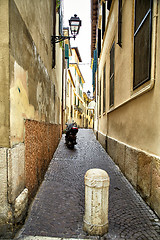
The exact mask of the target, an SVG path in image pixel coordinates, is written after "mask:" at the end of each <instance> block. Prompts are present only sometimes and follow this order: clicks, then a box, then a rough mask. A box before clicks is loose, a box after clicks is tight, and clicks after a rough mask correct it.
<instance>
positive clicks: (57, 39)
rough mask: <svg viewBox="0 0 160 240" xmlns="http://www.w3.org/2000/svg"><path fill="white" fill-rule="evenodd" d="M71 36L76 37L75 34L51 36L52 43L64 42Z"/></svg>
mask: <svg viewBox="0 0 160 240" xmlns="http://www.w3.org/2000/svg"><path fill="white" fill-rule="evenodd" d="M70 38H74V39H75V38H76V37H75V36H62V35H60V36H51V43H52V44H54V43H59V42H62V41H64V40H66V39H70Z"/></svg>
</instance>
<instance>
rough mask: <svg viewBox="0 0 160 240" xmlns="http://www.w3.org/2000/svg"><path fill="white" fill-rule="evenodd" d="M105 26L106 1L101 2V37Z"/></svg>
mask: <svg viewBox="0 0 160 240" xmlns="http://www.w3.org/2000/svg"><path fill="white" fill-rule="evenodd" d="M105 27H106V3H105V2H102V38H103V36H104V32H105Z"/></svg>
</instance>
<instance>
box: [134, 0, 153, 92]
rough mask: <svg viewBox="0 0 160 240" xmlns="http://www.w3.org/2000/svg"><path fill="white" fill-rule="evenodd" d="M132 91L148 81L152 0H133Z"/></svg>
mask: <svg viewBox="0 0 160 240" xmlns="http://www.w3.org/2000/svg"><path fill="white" fill-rule="evenodd" d="M134 24H135V26H134V76H133V89H136V88H138V87H139V86H141V85H142V84H143V83H145V82H146V81H148V80H149V79H150V68H151V32H152V0H146V1H143V0H135V23H134Z"/></svg>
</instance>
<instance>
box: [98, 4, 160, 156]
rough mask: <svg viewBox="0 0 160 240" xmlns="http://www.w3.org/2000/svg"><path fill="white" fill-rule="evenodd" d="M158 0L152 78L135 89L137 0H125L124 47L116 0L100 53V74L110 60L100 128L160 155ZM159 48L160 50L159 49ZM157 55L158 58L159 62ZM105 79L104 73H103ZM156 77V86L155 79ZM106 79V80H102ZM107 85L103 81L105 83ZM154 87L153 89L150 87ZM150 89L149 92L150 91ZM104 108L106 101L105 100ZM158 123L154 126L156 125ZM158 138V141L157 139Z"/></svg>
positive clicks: (153, 42)
mask: <svg viewBox="0 0 160 240" xmlns="http://www.w3.org/2000/svg"><path fill="white" fill-rule="evenodd" d="M156 11H157V9H156V1H154V4H153V30H152V31H153V33H152V57H151V59H152V60H151V61H152V63H151V80H150V81H148V82H147V83H146V84H143V85H142V86H141V87H140V88H138V89H137V90H135V91H133V90H132V89H133V83H132V82H133V31H134V1H126V0H125V1H123V10H122V12H123V23H122V48H120V47H119V45H117V44H116V43H117V41H118V39H117V35H118V32H117V30H118V26H117V22H118V1H117V0H115V1H113V4H112V8H111V10H110V15H109V18H108V21H109V22H108V23H107V27H106V31H105V41H104V42H103V48H102V52H101V56H100V65H99V69H100V71H99V78H100V77H102V75H103V67H104V64H105V63H106V80H107V90H106V96H107V97H106V106H107V113H106V114H108V120H107V117H106V114H105V115H103V114H102V115H101V117H100V118H99V130H100V131H101V132H102V133H104V134H108V135H109V136H110V137H113V138H115V139H117V140H119V141H121V142H124V143H126V144H129V145H131V146H133V147H137V148H140V149H143V150H144V151H147V152H150V153H153V154H155V155H158V156H160V148H159V146H158V145H159V144H158V142H159V140H160V127H159V124H158V122H159V119H160V111H158V110H159V106H158V103H159V101H160V95H159V87H160V86H159V84H160V83H159V68H158V67H155V63H156V64H157V66H158V59H159V54H160V51H159V49H160V48H159V41H158V40H159V34H158V35H157V36H158V38H157V39H156V31H157V30H158V29H159V19H158V25H156V20H157V18H156V17H154V15H155V14H156ZM114 41H115V78H114V83H115V91H114V96H115V97H114V106H113V107H112V108H110V107H109V74H110V49H111V46H112V44H113V42H114ZM155 51H157V53H155ZM155 59H156V61H157V62H155ZM102 79H103V77H102ZM154 80H155V85H154V88H153V89H151V90H150V88H152V86H153V85H152V83H153V81H154ZM102 81H103V80H102ZM102 86H103V85H102ZM149 90H150V91H149ZM148 91H149V92H148ZM102 108H103V104H102ZM153 126H154V127H153ZM155 140H156V141H155Z"/></svg>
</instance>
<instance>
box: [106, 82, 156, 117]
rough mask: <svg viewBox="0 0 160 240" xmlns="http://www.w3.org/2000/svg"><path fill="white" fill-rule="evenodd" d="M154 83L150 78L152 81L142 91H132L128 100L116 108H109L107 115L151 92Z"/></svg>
mask: <svg viewBox="0 0 160 240" xmlns="http://www.w3.org/2000/svg"><path fill="white" fill-rule="evenodd" d="M154 83H155V79H154V78H152V79H151V80H150V83H149V84H148V85H146V86H145V87H143V88H142V89H140V90H139V91H137V92H135V91H132V92H131V97H130V98H129V99H128V100H126V101H125V102H122V103H121V104H119V105H118V106H116V107H111V108H110V110H109V111H108V112H107V113H111V112H113V111H114V110H116V109H118V108H120V107H122V106H123V105H125V104H127V103H129V102H130V101H132V100H134V99H136V98H137V97H140V96H142V95H143V94H145V93H147V92H149V91H151V90H152V89H153V88H154Z"/></svg>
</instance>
